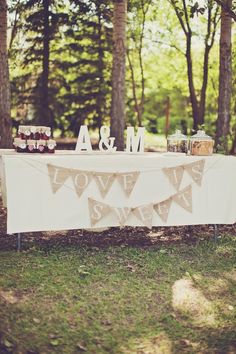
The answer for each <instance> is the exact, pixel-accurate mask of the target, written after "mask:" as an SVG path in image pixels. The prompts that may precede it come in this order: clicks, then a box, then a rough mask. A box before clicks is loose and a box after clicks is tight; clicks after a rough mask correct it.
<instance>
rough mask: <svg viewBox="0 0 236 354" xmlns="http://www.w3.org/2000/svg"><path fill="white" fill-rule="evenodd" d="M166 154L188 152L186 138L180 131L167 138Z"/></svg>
mask: <svg viewBox="0 0 236 354" xmlns="http://www.w3.org/2000/svg"><path fill="white" fill-rule="evenodd" d="M167 151H168V152H183V153H185V154H187V152H188V138H187V136H186V135H184V134H182V133H181V131H180V130H176V131H175V133H174V134H172V135H170V136H168V137H167Z"/></svg>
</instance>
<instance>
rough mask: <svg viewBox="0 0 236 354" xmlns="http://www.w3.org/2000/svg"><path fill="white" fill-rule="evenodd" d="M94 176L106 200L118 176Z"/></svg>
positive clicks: (101, 173)
mask: <svg viewBox="0 0 236 354" xmlns="http://www.w3.org/2000/svg"><path fill="white" fill-rule="evenodd" d="M93 176H94V178H95V181H96V183H97V186H98V188H99V191H100V193H101V195H102V197H103V198H104V197H105V196H106V194H107V193H108V192H109V190H110V188H111V186H112V184H113V182H114V180H115V177H116V175H115V174H114V173H109V172H93Z"/></svg>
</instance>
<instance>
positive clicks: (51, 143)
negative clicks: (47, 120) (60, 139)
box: [47, 139, 57, 153]
mask: <svg viewBox="0 0 236 354" xmlns="http://www.w3.org/2000/svg"><path fill="white" fill-rule="evenodd" d="M56 145H57V144H56V141H55V140H53V139H49V140H48V141H47V151H48V152H49V153H54V152H55V147H56Z"/></svg>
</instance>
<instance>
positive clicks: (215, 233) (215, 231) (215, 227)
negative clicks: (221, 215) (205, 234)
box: [214, 224, 219, 242]
mask: <svg viewBox="0 0 236 354" xmlns="http://www.w3.org/2000/svg"><path fill="white" fill-rule="evenodd" d="M218 231H219V230H218V225H217V224H214V241H215V242H216V241H217V240H218V238H219V232H218Z"/></svg>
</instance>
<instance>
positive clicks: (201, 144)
mask: <svg viewBox="0 0 236 354" xmlns="http://www.w3.org/2000/svg"><path fill="white" fill-rule="evenodd" d="M213 146H214V140H213V139H212V137H210V136H209V135H207V134H206V133H205V131H204V130H198V131H197V134H195V135H193V136H191V138H190V154H191V155H198V156H209V155H212V154H213Z"/></svg>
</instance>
